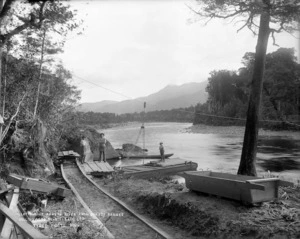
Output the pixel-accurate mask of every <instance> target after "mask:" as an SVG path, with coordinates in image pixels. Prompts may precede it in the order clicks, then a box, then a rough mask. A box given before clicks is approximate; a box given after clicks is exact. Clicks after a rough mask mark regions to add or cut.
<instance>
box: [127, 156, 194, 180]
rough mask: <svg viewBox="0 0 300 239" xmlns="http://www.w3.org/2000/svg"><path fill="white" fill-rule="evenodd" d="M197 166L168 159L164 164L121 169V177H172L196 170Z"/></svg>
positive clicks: (189, 162)
mask: <svg viewBox="0 0 300 239" xmlns="http://www.w3.org/2000/svg"><path fill="white" fill-rule="evenodd" d="M197 167H198V164H197V163H195V162H192V161H184V160H182V159H172V160H171V159H169V160H166V162H160V163H157V162H155V163H154V164H145V165H134V166H125V167H122V171H123V177H124V178H128V177H138V178H150V177H158V178H159V177H163V176H166V175H174V174H177V173H179V172H180V173H182V172H184V171H192V170H197Z"/></svg>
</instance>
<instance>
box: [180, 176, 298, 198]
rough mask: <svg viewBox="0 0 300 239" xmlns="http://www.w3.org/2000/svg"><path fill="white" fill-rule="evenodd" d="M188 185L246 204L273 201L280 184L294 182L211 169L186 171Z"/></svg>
mask: <svg viewBox="0 0 300 239" xmlns="http://www.w3.org/2000/svg"><path fill="white" fill-rule="evenodd" d="M182 176H183V177H184V178H185V184H186V187H187V188H189V189H190V190H192V191H197V192H202V193H207V194H211V195H216V196H220V197H224V198H230V199H234V200H239V201H241V202H243V203H244V204H255V203H261V202H266V201H272V200H274V199H276V198H278V187H279V186H287V187H288V186H293V183H291V182H287V181H282V180H280V179H279V178H259V177H253V176H245V175H234V174H229V173H217V172H211V171H197V172H184V173H183V174H182Z"/></svg>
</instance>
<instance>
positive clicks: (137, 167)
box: [127, 166, 158, 171]
mask: <svg viewBox="0 0 300 239" xmlns="http://www.w3.org/2000/svg"><path fill="white" fill-rule="evenodd" d="M127 168H129V169H135V170H136V171H151V170H153V169H157V168H158V167H149V166H148V167H147V168H146V167H139V166H129V167H127Z"/></svg>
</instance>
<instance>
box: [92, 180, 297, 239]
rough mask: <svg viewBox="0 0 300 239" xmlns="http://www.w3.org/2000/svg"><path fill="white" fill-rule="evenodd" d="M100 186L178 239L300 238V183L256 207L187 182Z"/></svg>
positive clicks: (126, 182)
mask: <svg viewBox="0 0 300 239" xmlns="http://www.w3.org/2000/svg"><path fill="white" fill-rule="evenodd" d="M98 181H100V180H98ZM98 183H99V182H98ZM102 185H103V186H105V187H106V188H107V189H108V190H109V191H110V192H111V193H112V194H113V195H114V196H116V197H118V198H119V199H121V200H123V201H125V202H126V203H127V204H129V205H130V206H132V207H133V208H135V209H136V210H138V211H139V212H140V213H142V214H144V215H146V216H148V217H150V218H152V219H154V220H156V221H158V222H159V226H160V227H161V228H162V229H163V230H165V231H166V232H172V235H174V238H299V237H300V187H299V185H297V186H295V187H294V188H280V191H279V194H280V198H279V200H277V201H275V202H267V203H263V204H262V205H260V206H255V207H246V206H244V205H242V204H241V203H240V202H237V201H232V200H228V199H224V198H217V197H214V196H208V195H205V194H200V193H199V194H197V193H194V192H189V190H188V189H187V188H186V187H185V185H184V184H178V183H174V182H172V181H169V180H164V179H160V180H157V179H155V180H153V179H152V180H142V179H128V180H108V179H107V180H104V181H103V180H102Z"/></svg>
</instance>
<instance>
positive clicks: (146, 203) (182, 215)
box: [136, 193, 221, 237]
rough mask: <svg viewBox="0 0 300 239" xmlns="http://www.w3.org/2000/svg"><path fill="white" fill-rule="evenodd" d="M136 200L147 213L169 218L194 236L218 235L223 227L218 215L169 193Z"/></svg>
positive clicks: (163, 218) (141, 197) (165, 218)
mask: <svg viewBox="0 0 300 239" xmlns="http://www.w3.org/2000/svg"><path fill="white" fill-rule="evenodd" d="M136 202H138V203H141V204H142V205H143V207H144V208H145V211H146V212H147V213H149V214H153V215H155V216H156V217H158V218H159V219H160V220H169V221H171V222H172V223H173V225H175V226H178V227H179V228H181V229H183V230H186V231H189V232H190V234H191V235H193V236H205V237H207V236H216V235H217V234H218V233H219V230H220V229H221V228H220V227H219V225H220V221H219V218H218V217H217V216H216V215H212V214H211V213H209V212H208V211H204V210H201V209H199V208H197V207H196V206H195V205H193V204H191V203H189V202H187V203H184V204H181V203H179V202H178V201H176V199H173V198H172V197H170V195H167V194H159V193H153V194H150V195H140V196H138V197H137V198H136Z"/></svg>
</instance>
